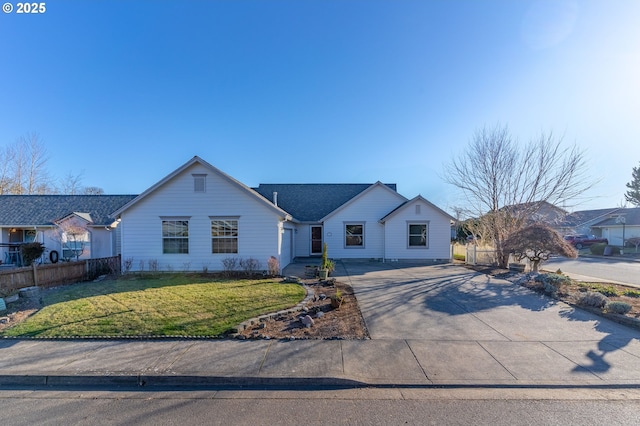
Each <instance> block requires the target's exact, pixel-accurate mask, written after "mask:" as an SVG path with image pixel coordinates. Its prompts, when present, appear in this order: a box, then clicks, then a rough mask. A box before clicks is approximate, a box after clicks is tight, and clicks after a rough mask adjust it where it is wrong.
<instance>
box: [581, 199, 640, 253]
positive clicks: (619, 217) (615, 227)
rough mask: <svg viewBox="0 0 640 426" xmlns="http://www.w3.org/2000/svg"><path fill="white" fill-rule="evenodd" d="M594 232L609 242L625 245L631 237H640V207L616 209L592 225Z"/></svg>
mask: <svg viewBox="0 0 640 426" xmlns="http://www.w3.org/2000/svg"><path fill="white" fill-rule="evenodd" d="M591 229H592V230H593V234H595V235H598V236H600V237H602V238H606V239H608V240H609V244H611V245H615V246H623V236H624V241H627V240H628V239H629V238H633V237H640V207H636V208H630V209H622V208H621V209H615V210H614V211H612V212H611V213H609V214H608V215H606V217H601V220H599V221H598V222H596V223H594V224H593V225H591Z"/></svg>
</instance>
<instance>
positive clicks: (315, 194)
mask: <svg viewBox="0 0 640 426" xmlns="http://www.w3.org/2000/svg"><path fill="white" fill-rule="evenodd" d="M373 185H375V184H373ZM373 185H372V184H369V183H295V184H287V183H276V184H262V183H261V184H260V186H258V187H257V188H254V190H255V191H256V192H257V193H258V194H260V195H262V196H263V197H264V198H266V199H267V200H269V201H272V200H273V193H274V192H277V193H278V206H279V207H282V209H284V210H286V211H287V212H289V213H290V214H291V215H292V216H293V217H294V218H295V219H296V220H299V221H301V222H320V221H321V220H322V219H323V218H325V217H326V216H327V215H329V214H330V213H331V212H333V211H335V210H336V209H338V208H340V207H341V206H343V205H344V204H346V203H347V202H349V201H350V200H352V199H353V198H354V197H356V196H357V195H359V194H361V193H362V192H364V191H365V190H367V189H368V188H371V187H372V186H373ZM385 186H386V187H387V188H389V189H390V190H392V191H394V192H395V191H396V185H395V184H387V185H385Z"/></svg>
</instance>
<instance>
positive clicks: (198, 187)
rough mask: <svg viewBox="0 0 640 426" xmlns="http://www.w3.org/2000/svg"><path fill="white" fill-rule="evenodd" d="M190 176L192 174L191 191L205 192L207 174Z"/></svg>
mask: <svg viewBox="0 0 640 426" xmlns="http://www.w3.org/2000/svg"><path fill="white" fill-rule="evenodd" d="M192 176H193V192H206V190H207V175H192Z"/></svg>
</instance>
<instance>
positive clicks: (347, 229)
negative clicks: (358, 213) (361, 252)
mask: <svg viewBox="0 0 640 426" xmlns="http://www.w3.org/2000/svg"><path fill="white" fill-rule="evenodd" d="M344 246H345V247H364V223H345V224H344Z"/></svg>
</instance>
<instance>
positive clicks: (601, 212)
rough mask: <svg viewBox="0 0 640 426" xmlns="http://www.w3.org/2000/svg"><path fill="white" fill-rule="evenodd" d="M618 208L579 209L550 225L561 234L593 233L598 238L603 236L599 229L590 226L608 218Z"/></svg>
mask: <svg viewBox="0 0 640 426" xmlns="http://www.w3.org/2000/svg"><path fill="white" fill-rule="evenodd" d="M617 210H620V209H619V208H611V209H597V210H581V211H576V212H573V213H570V214H567V215H566V216H565V217H564V219H563V220H561V221H560V222H558V223H556V224H554V225H552V227H553V228H554V229H556V230H557V231H558V232H560V233H561V234H562V235H595V236H596V237H598V238H606V237H603V235H602V232H601V229H597V228H593V229H592V226H593V225H595V224H596V223H598V222H601V221H603V220H605V219H607V218H609V217H610V216H611V215H612V214H614V213H615V212H616V211H617Z"/></svg>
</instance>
